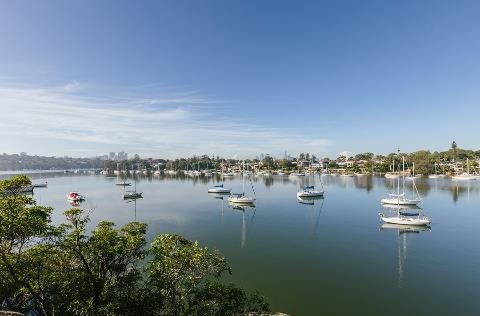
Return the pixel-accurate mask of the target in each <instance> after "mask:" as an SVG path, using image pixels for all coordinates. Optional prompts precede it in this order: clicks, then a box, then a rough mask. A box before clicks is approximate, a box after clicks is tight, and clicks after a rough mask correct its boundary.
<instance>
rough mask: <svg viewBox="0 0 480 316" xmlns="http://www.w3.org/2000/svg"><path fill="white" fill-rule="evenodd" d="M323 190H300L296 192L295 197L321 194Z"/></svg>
mask: <svg viewBox="0 0 480 316" xmlns="http://www.w3.org/2000/svg"><path fill="white" fill-rule="evenodd" d="M323 193H324V192H323V191H301V192H297V197H315V196H323Z"/></svg>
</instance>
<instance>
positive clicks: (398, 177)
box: [393, 160, 400, 196]
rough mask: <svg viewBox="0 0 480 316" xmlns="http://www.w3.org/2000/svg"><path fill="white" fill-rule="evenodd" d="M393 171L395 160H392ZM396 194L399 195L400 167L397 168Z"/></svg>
mask: <svg viewBox="0 0 480 316" xmlns="http://www.w3.org/2000/svg"><path fill="white" fill-rule="evenodd" d="M393 172H395V160H393ZM397 196H400V168H398V176H397Z"/></svg>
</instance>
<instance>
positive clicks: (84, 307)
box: [0, 176, 268, 315]
mask: <svg viewBox="0 0 480 316" xmlns="http://www.w3.org/2000/svg"><path fill="white" fill-rule="evenodd" d="M30 184H31V183H30V180H29V179H28V178H26V177H25V176H16V177H13V178H12V179H10V180H4V181H0V307H1V308H4V307H6V308H8V309H11V310H15V311H20V312H23V313H27V314H32V315H53V314H58V315H207V314H208V315H230V314H246V313H247V312H255V311H259V312H262V311H267V310H268V305H267V304H266V303H265V300H264V299H263V297H261V296H260V295H258V294H253V295H251V294H247V293H246V292H245V291H244V290H242V289H240V288H237V287H235V286H234V285H224V284H223V283H221V280H220V278H221V276H222V275H223V274H224V273H231V271H230V267H229V266H228V265H227V263H226V259H225V258H224V257H223V256H221V255H220V253H218V252H216V251H210V250H209V249H207V248H202V247H200V246H199V244H198V242H192V241H189V240H186V239H185V238H183V237H181V236H178V235H168V234H167V235H160V236H159V237H157V238H156V239H155V240H154V241H153V243H152V245H151V249H147V248H146V239H145V233H146V229H147V225H146V224H142V223H138V222H132V223H129V224H127V225H125V226H123V227H121V228H118V229H117V228H115V225H114V223H112V222H100V223H99V224H98V225H97V226H96V228H95V229H94V230H93V231H92V232H91V233H90V234H87V233H86V231H87V224H88V223H89V217H88V215H86V213H85V212H84V211H83V210H81V209H77V208H74V209H70V210H68V211H66V212H65V216H66V223H65V224H62V225H60V226H54V225H52V224H51V219H50V214H51V212H52V209H51V208H49V207H43V206H38V205H36V203H35V200H34V199H33V198H32V197H30V196H26V195H21V194H20V193H19V192H20V190H21V188H23V187H25V186H27V185H30ZM149 254H150V255H151V256H149ZM147 258H148V259H149V260H150V259H151V261H150V262H148V261H147V262H145V261H146V260H147ZM146 267H148V268H146Z"/></svg>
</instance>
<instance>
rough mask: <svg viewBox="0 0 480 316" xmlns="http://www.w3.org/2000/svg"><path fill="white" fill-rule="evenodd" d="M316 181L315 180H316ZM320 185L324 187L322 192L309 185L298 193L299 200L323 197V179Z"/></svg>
mask: <svg viewBox="0 0 480 316" xmlns="http://www.w3.org/2000/svg"><path fill="white" fill-rule="evenodd" d="M314 179H315V178H314ZM320 184H321V185H322V190H315V186H313V185H307V186H305V187H303V189H302V190H301V191H298V192H297V198H308V197H321V196H323V194H324V193H325V189H324V188H323V182H322V178H321V177H320Z"/></svg>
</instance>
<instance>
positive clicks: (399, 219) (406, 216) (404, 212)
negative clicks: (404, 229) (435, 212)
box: [378, 204, 430, 226]
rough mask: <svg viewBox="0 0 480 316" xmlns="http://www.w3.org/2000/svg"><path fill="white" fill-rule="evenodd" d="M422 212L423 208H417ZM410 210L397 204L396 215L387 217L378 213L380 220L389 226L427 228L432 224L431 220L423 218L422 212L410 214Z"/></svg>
mask: <svg viewBox="0 0 480 316" xmlns="http://www.w3.org/2000/svg"><path fill="white" fill-rule="evenodd" d="M415 209H418V210H420V211H421V210H422V209H421V208H415ZM408 210H409V208H405V207H402V206H401V205H399V204H397V208H396V214H395V215H393V216H386V215H385V214H384V213H378V216H380V219H381V220H382V221H383V222H385V223H388V224H395V225H407V226H426V225H429V224H430V219H429V218H428V217H426V216H423V215H422V214H421V212H420V211H414V212H409V211H408Z"/></svg>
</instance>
